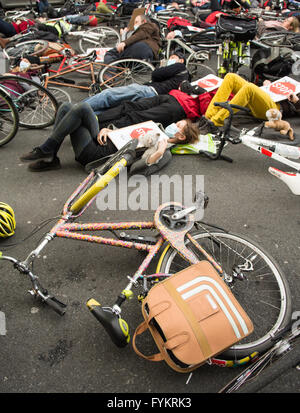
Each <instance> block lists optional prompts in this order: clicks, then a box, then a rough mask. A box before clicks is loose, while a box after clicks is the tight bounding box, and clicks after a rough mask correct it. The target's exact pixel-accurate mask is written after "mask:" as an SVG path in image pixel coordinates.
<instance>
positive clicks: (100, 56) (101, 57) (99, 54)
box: [87, 47, 111, 62]
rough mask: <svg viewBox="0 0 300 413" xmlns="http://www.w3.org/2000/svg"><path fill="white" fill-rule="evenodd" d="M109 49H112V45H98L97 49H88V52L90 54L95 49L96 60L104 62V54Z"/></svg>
mask: <svg viewBox="0 0 300 413" xmlns="http://www.w3.org/2000/svg"><path fill="white" fill-rule="evenodd" d="M108 50H111V47H97V48H96V49H87V54H90V53H91V52H93V51H95V52H96V55H97V58H96V60H95V61H96V62H104V56H105V53H106V52H107V51H108Z"/></svg>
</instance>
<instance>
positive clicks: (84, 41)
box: [78, 26, 120, 53]
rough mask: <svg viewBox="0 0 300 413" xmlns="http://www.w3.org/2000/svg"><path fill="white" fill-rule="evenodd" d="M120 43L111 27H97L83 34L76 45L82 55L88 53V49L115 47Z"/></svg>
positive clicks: (117, 34) (117, 35) (116, 33)
mask: <svg viewBox="0 0 300 413" xmlns="http://www.w3.org/2000/svg"><path fill="white" fill-rule="evenodd" d="M119 42H120V35H119V33H118V32H117V30H115V29H113V28H112V27H105V26H99V27H95V28H93V29H90V30H87V31H86V32H84V35H83V36H82V37H81V38H80V39H79V41H78V45H79V48H80V50H81V52H82V53H88V52H89V49H95V48H101V47H108V48H112V47H115V46H116V44H117V43H119Z"/></svg>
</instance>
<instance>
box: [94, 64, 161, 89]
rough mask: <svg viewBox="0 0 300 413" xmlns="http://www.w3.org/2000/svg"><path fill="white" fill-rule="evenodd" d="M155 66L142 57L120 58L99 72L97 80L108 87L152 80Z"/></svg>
mask: <svg viewBox="0 0 300 413" xmlns="http://www.w3.org/2000/svg"><path fill="white" fill-rule="evenodd" d="M153 70H154V66H153V65H152V64H151V63H148V62H146V61H144V60H140V59H119V60H116V61H115V62H112V63H110V64H109V65H107V66H105V67H104V68H103V69H102V70H100V71H99V72H98V75H97V81H98V83H100V84H101V86H102V84H103V86H104V87H106V88H111V87H115V86H127V85H130V84H132V83H138V84H144V83H146V82H149V81H151V74H152V72H153Z"/></svg>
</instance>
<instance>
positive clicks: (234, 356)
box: [157, 230, 292, 360]
mask: <svg viewBox="0 0 300 413" xmlns="http://www.w3.org/2000/svg"><path fill="white" fill-rule="evenodd" d="M191 235H192V236H193V237H194V238H195V239H196V240H201V245H202V247H204V249H205V250H206V251H207V252H208V253H210V254H211V255H212V256H213V257H214V259H215V260H216V261H217V262H218V263H220V265H221V266H222V268H223V270H225V271H226V273H228V274H231V273H232V272H233V269H234V268H237V265H238V264H239V265H241V264H242V261H241V257H240V256H241V253H243V256H244V255H245V256H246V257H247V259H248V260H249V257H250V258H251V264H252V265H253V269H254V270H253V271H251V274H250V272H247V273H246V275H247V279H245V280H243V281H240V280H238V279H236V280H235V282H234V283H230V285H229V287H230V288H231V291H232V293H233V294H234V295H235V297H236V299H237V300H238V301H239V303H240V304H241V306H242V307H243V308H244V310H245V311H246V313H248V315H249V317H250V319H251V320H252V322H253V325H254V332H253V333H252V334H250V335H249V336H248V337H246V338H245V339H243V340H242V341H241V342H239V343H237V344H236V345H234V346H232V347H230V349H228V350H227V351H225V352H224V353H223V354H222V356H221V357H222V358H225V359H230V360H239V359H241V358H243V357H246V356H248V355H249V354H251V353H253V352H254V351H258V352H263V351H266V350H267V349H268V348H270V347H271V346H272V344H273V343H272V337H273V334H275V333H276V331H278V330H279V329H280V328H283V327H285V326H286V325H287V324H288V322H289V320H290V317H291V311H292V308H291V293H290V290H289V286H288V283H287V280H286V277H285V275H284V274H283V272H282V271H281V269H280V267H279V266H278V264H277V263H276V261H275V260H274V259H273V258H272V257H271V256H270V255H269V254H268V253H266V252H265V251H264V250H263V249H262V248H261V247H260V246H259V245H257V244H256V243H255V242H253V241H252V240H249V239H248V238H246V237H244V236H240V235H236V234H232V233H227V232H216V231H212V232H209V233H208V232H203V231H199V230H197V231H194V232H192V233H191ZM186 245H187V246H188V247H189V248H191V243H190V241H189V240H187V241H186ZM230 247H231V248H230ZM222 248H223V250H222ZM192 250H193V251H194V253H196V254H197V255H198V256H199V259H205V257H204V256H201V254H200V253H199V251H198V250H196V248H195V247H194V246H193V247H192ZM232 251H233V253H232ZM225 252H227V256H226V257H225V255H224V253H225ZM246 253H248V256H247V255H246ZM224 258H226V259H227V261H226V262H225V261H223V260H224ZM257 258H258V259H257ZM175 259H176V260H177V263H176V262H175ZM230 259H233V262H232V265H233V266H232V267H230V264H231V261H230ZM172 263H173V265H172ZM244 263H246V260H245V258H244ZM259 263H261V265H264V266H263V267H262V268H266V267H268V268H269V270H270V271H271V272H270V274H271V275H268V273H267V270H266V271H265V273H264V274H260V273H258V270H260V268H256V265H258V264H259ZM171 265H172V268H171ZM188 265H189V264H188V263H187V262H186V261H185V260H184V259H183V258H181V256H180V255H179V254H178V253H177V251H176V250H173V249H172V248H170V245H169V244H168V245H167V246H166V247H165V249H164V250H163V253H162V255H161V259H160V260H159V264H158V268H157V272H161V273H169V274H173V273H174V272H177V271H179V270H181V269H183V268H185V267H187V266H188ZM249 277H250V278H249ZM254 280H255V281H254ZM243 282H245V283H246V284H243ZM270 285H272V286H273V288H274V291H273V290H266V289H263V288H264V286H265V287H266V286H268V288H270ZM275 287H276V290H275ZM277 295H279V297H278V296H277ZM277 298H279V299H278V300H277ZM274 303H276V306H279V307H278V308H279V309H278V310H277V307H273V305H274ZM266 308H267V314H268V320H265V319H264V317H263V316H262V314H266Z"/></svg>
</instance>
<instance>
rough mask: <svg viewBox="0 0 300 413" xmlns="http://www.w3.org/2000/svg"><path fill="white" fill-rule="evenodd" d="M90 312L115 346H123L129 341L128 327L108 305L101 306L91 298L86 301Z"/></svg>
mask: <svg viewBox="0 0 300 413" xmlns="http://www.w3.org/2000/svg"><path fill="white" fill-rule="evenodd" d="M86 305H87V307H88V308H89V310H90V311H91V313H92V314H93V315H94V316H95V317H96V319H97V320H98V321H99V322H100V323H101V324H102V325H103V327H104V328H105V330H106V332H107V333H108V335H109V336H110V338H111V339H112V341H113V342H114V344H115V345H116V346H117V347H125V346H126V345H127V344H128V343H129V341H130V335H129V328H128V324H127V323H126V321H125V320H123V319H122V318H120V317H119V316H118V315H117V314H116V313H114V312H113V310H112V309H111V308H109V307H102V306H101V304H99V303H98V302H97V301H96V300H94V299H93V298H91V299H90V300H88V301H87V303H86Z"/></svg>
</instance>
